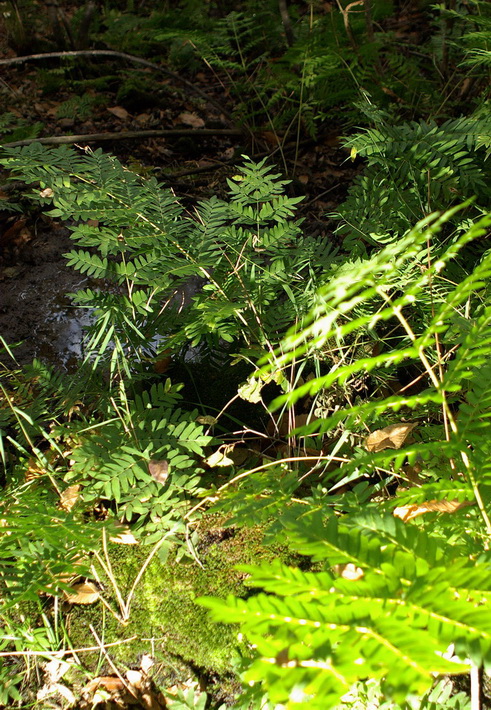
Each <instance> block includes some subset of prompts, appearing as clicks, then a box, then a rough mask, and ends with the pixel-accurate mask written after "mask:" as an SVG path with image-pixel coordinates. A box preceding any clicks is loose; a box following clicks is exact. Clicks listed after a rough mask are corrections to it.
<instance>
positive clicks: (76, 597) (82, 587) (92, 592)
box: [64, 582, 100, 604]
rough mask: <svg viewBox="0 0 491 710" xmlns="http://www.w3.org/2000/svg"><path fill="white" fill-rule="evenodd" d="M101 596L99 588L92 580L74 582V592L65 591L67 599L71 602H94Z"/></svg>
mask: <svg viewBox="0 0 491 710" xmlns="http://www.w3.org/2000/svg"><path fill="white" fill-rule="evenodd" d="M99 596H100V595H99V590H98V589H97V587H96V586H95V584H92V582H81V583H80V584H74V585H73V587H72V593H70V592H64V598H65V601H67V602H68V603H69V604H93V603H94V602H95V601H97V600H98V599H99Z"/></svg>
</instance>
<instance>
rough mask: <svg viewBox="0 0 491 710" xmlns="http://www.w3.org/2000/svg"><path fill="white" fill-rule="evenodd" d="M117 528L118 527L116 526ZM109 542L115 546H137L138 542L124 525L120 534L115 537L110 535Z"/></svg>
mask: <svg viewBox="0 0 491 710" xmlns="http://www.w3.org/2000/svg"><path fill="white" fill-rule="evenodd" d="M118 527H119V526H118ZM109 540H110V541H111V542H115V543H116V544H117V545H138V544H139V543H138V540H137V539H136V537H135V536H134V535H133V533H132V532H131V530H130V529H129V527H127V526H126V525H121V532H118V533H117V534H116V535H112V536H111V537H110V538H109Z"/></svg>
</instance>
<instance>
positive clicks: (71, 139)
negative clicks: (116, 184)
mask: <svg viewBox="0 0 491 710" xmlns="http://www.w3.org/2000/svg"><path fill="white" fill-rule="evenodd" d="M242 135H243V132H242V131H241V130H239V129H238V128H169V129H167V128H162V129H155V130H150V131H121V132H120V133H80V134H78V135H75V136H47V137H46V138H27V139H26V140H23V141H12V143H3V144H2V146H1V147H2V148H17V147H18V146H21V145H30V144H31V143H42V144H43V145H62V144H68V143H88V142H89V141H122V140H126V139H131V138H139V139H142V138H152V137H154V136H164V137H165V136H167V137H169V138H179V137H180V136H195V137H203V136H242Z"/></svg>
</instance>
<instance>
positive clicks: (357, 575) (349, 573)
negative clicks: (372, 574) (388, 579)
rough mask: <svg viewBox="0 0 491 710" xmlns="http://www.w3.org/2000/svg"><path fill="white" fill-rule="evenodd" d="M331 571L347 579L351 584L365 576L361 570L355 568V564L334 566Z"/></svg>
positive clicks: (348, 563)
mask: <svg viewBox="0 0 491 710" xmlns="http://www.w3.org/2000/svg"><path fill="white" fill-rule="evenodd" d="M333 570H334V572H336V574H338V575H339V576H340V577H342V578H343V579H349V580H351V581H352V582H356V581H357V580H358V579H361V578H362V577H363V576H364V574H365V573H364V572H363V570H362V568H361V567H357V566H356V565H355V564H353V562H347V563H346V564H340V565H334V567H333Z"/></svg>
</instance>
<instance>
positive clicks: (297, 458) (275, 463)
mask: <svg viewBox="0 0 491 710" xmlns="http://www.w3.org/2000/svg"><path fill="white" fill-rule="evenodd" d="M326 459H329V460H330V461H339V462H340V463H349V459H345V458H341V457H340V456H331V455H327V456H290V457H288V458H286V459H279V460H278V461H269V462H268V463H264V464H263V465H262V466H257V467H256V468H251V470H250V471H243V472H242V473H239V474H238V475H237V476H234V478H231V479H230V481H227V483H224V484H223V486H220V488H217V490H216V491H215V493H214V494H213V495H211V496H206V498H203V499H202V500H200V501H199V503H197V504H196V505H195V506H194V507H193V508H191V510H190V511H188V512H187V513H186V515H185V516H184V519H185V520H189V518H190V517H191V515H192V514H193V513H195V512H196V511H197V510H199V509H200V508H202V507H203V505H205V503H207V502H210V501H212V500H216V495H217V494H218V493H221V492H222V491H223V490H225V488H228V487H229V486H231V485H232V484H234V483H237V481H239V480H240V479H242V478H246V477H247V476H250V475H251V474H252V473H257V472H258V471H263V470H264V469H265V468H270V467H271V466H281V465H282V464H285V463H290V462H292V461H325V460H326Z"/></svg>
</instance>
